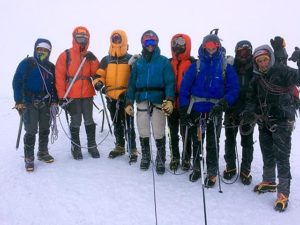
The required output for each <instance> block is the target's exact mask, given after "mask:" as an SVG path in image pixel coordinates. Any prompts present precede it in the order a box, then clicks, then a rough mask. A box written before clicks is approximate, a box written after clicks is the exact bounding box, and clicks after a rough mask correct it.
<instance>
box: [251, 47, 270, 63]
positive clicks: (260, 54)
mask: <svg viewBox="0 0 300 225" xmlns="http://www.w3.org/2000/svg"><path fill="white" fill-rule="evenodd" d="M263 58H268V59H270V53H269V51H268V50H266V49H260V50H257V51H255V52H254V53H253V59H254V60H255V62H257V61H258V60H259V59H263Z"/></svg>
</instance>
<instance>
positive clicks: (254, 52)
mask: <svg viewBox="0 0 300 225" xmlns="http://www.w3.org/2000/svg"><path fill="white" fill-rule="evenodd" d="M261 50H265V51H268V52H269V56H270V63H269V67H268V70H269V69H270V68H271V67H272V66H273V65H274V64H275V56H274V52H273V50H272V48H271V47H270V46H269V45H261V46H259V47H257V48H256V49H254V51H253V56H254V55H255V54H256V53H257V52H258V51H261ZM253 71H254V72H256V73H261V72H260V71H259V69H258V65H257V63H256V62H255V60H254V59H253Z"/></svg>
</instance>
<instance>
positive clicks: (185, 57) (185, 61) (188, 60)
mask: <svg viewBox="0 0 300 225" xmlns="http://www.w3.org/2000/svg"><path fill="white" fill-rule="evenodd" d="M178 37H182V38H183V39H184V40H185V51H184V52H183V53H181V54H178V55H176V54H175V52H174V51H173V50H172V47H171V51H172V58H171V59H170V61H171V64H172V68H173V72H174V76H175V77H174V78H175V108H178V107H179V92H180V85H181V81H182V79H183V75H184V73H185V72H186V71H187V69H188V68H189V66H190V65H191V64H192V63H193V62H195V59H194V58H193V57H191V38H190V37H189V36H188V35H186V34H175V35H174V36H173V37H172V39H171V46H172V41H173V40H174V39H176V38H178Z"/></svg>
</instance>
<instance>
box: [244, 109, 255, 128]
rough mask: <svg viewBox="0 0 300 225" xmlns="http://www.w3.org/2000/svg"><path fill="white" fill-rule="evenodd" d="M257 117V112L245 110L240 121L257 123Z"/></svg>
mask: <svg viewBox="0 0 300 225" xmlns="http://www.w3.org/2000/svg"><path fill="white" fill-rule="evenodd" d="M255 121H256V118H255V113H253V112H249V111H244V112H242V113H241V115H240V123H241V125H246V124H248V125H250V124H253V123H255Z"/></svg>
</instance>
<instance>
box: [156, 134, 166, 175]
mask: <svg viewBox="0 0 300 225" xmlns="http://www.w3.org/2000/svg"><path fill="white" fill-rule="evenodd" d="M155 143H156V148H157V154H156V160H155V162H156V172H157V174H164V173H165V170H166V168H165V161H166V139H165V137H163V138H161V139H156V140H155Z"/></svg>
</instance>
